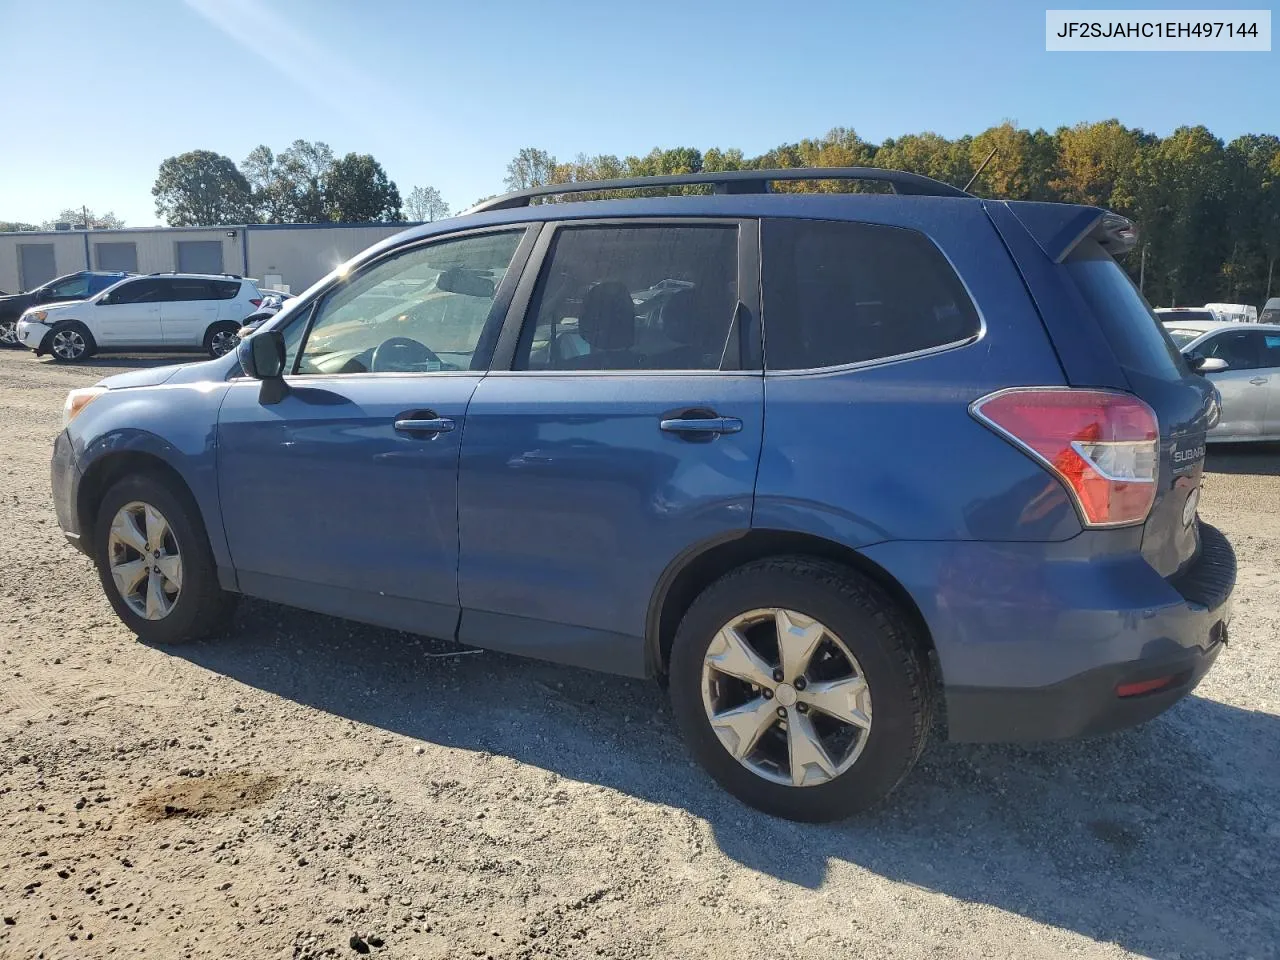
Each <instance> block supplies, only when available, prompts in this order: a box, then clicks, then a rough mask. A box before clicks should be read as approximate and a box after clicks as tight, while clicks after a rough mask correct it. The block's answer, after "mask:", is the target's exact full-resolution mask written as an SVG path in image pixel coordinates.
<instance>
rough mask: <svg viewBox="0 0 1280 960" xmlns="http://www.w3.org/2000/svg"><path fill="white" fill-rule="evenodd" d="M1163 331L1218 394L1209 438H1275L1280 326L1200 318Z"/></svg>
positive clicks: (1279, 409) (1279, 422)
mask: <svg viewBox="0 0 1280 960" xmlns="http://www.w3.org/2000/svg"><path fill="white" fill-rule="evenodd" d="M1166 329H1167V330H1168V331H1169V336H1170V337H1171V338H1172V339H1173V342H1174V343H1176V344H1177V345H1178V347H1179V349H1181V350H1182V353H1183V355H1184V356H1186V357H1188V359H1189V360H1190V361H1191V366H1192V367H1193V369H1198V370H1199V372H1200V373H1202V374H1204V375H1205V376H1206V377H1208V378H1209V379H1210V380H1212V381H1213V385H1214V386H1215V387H1217V388H1218V392H1219V394H1221V397H1222V413H1221V416H1220V418H1219V420H1218V424H1217V426H1215V427H1213V428H1212V429H1211V430H1210V431H1209V434H1208V438H1207V439H1208V440H1209V441H1210V442H1212V441H1231V442H1235V441H1241V440H1280V324H1277V323H1221V322H1214V321H1200V322H1192V323H1182V322H1179V323H1177V324H1167V325H1166Z"/></svg>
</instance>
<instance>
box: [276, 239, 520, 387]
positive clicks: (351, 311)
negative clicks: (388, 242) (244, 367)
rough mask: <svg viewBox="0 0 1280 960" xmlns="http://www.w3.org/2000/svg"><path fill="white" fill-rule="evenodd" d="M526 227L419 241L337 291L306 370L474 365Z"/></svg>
mask: <svg viewBox="0 0 1280 960" xmlns="http://www.w3.org/2000/svg"><path fill="white" fill-rule="evenodd" d="M522 235H523V231H515V232H510V233H486V234H481V235H478V236H471V237H463V238H461V239H457V240H446V241H442V242H440V243H434V244H432V245H430V246H427V247H418V248H416V249H414V250H410V251H408V252H406V253H402V254H400V255H399V256H396V257H392V258H391V259H388V260H383V261H380V262H379V263H377V264H375V265H374V266H372V267H370V268H368V269H367V270H365V271H364V272H362V273H359V274H356V275H355V276H354V277H352V278H351V279H350V280H349V281H348V282H347V283H345V284H343V285H342V286H340V287H338V288H337V289H335V290H334V291H333V292H332V293H330V294H329V295H328V296H326V297H325V299H324V301H323V302H322V303H321V304H320V308H319V312H318V313H317V315H316V319H315V322H314V324H313V326H312V329H311V332H310V334H309V335H308V336H307V340H306V343H305V345H304V346H303V349H302V355H301V356H300V357H299V359H298V368H297V372H298V373H300V374H335V373H369V372H373V373H385V372H402V373H433V372H437V371H441V370H469V369H471V361H472V357H473V356H474V355H475V352H476V346H477V345H478V344H479V342H480V335H481V333H482V332H483V330H484V327H485V323H486V322H487V321H488V319H489V313H490V311H491V310H492V308H493V299H494V294H495V292H496V290H497V287H498V284H499V283H501V282H502V278H503V277H504V276H505V275H506V272H507V268H508V267H509V266H510V265H511V258H512V257H513V256H514V255H515V252H516V247H518V246H519V244H520V238H521V236H522Z"/></svg>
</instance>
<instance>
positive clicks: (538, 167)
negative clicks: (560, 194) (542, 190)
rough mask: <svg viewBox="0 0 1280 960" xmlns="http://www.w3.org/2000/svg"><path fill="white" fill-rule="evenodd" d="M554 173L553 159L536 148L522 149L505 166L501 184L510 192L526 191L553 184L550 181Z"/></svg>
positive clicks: (552, 181) (554, 163)
mask: <svg viewBox="0 0 1280 960" xmlns="http://www.w3.org/2000/svg"><path fill="white" fill-rule="evenodd" d="M555 172H556V158H555V157H553V156H551V154H549V153H547V152H546V151H545V150H539V149H538V148H537V147H523V148H521V150H520V152H519V153H517V154H516V155H515V157H513V158H512V160H511V162H510V163H508V164H507V175H506V177H504V178H503V181H502V182H503V183H504V184H505V185H506V188H507V189H508V190H511V191H515V190H528V189H529V188H530V187H540V186H542V185H543V184H547V183H555V182H556V181H555V180H553V179H552V178H553V177H554V175H555Z"/></svg>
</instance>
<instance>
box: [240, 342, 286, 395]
mask: <svg viewBox="0 0 1280 960" xmlns="http://www.w3.org/2000/svg"><path fill="white" fill-rule="evenodd" d="M284 354H285V350H284V335H283V334H281V333H280V332H279V331H278V330H264V331H262V332H261V333H259V334H257V335H256V336H252V337H250V338H249V339H247V340H241V341H240V345H239V346H238V347H236V358H237V359H238V360H239V361H240V368H241V369H242V370H244V372H245V375H246V376H250V377H252V378H253V379H254V380H261V381H262V390H261V391H260V392H259V394H258V399H259V400H260V401H261V402H262V403H279V402H280V400H281V399H282V398H283V397H284V395H285V394H286V393H288V392H289V390H288V387H287V386H286V385H285V382H284Z"/></svg>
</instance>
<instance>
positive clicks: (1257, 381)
mask: <svg viewBox="0 0 1280 960" xmlns="http://www.w3.org/2000/svg"><path fill="white" fill-rule="evenodd" d="M1267 379H1268V378H1267V377H1250V378H1249V382H1250V383H1255V384H1259V385H1260V384H1264V383H1266V382H1267Z"/></svg>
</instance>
